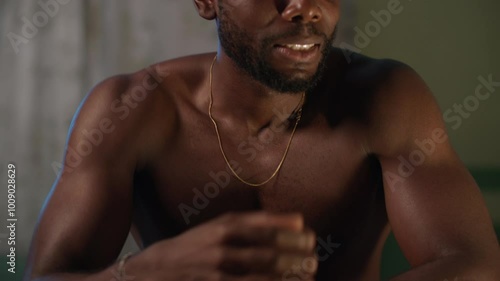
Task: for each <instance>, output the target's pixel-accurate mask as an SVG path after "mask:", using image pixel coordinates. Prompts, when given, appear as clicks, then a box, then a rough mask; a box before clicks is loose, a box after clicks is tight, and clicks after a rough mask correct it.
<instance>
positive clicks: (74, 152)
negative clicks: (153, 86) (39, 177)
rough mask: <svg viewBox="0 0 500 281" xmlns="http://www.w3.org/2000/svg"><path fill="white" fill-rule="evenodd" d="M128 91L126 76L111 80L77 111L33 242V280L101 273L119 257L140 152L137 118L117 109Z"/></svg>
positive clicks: (31, 266) (128, 222)
mask: <svg viewBox="0 0 500 281" xmlns="http://www.w3.org/2000/svg"><path fill="white" fill-rule="evenodd" d="M126 87H127V79H126V78H125V77H115V78H111V79H108V80H106V81H105V82H103V83H101V84H99V85H98V86H96V87H95V89H94V90H93V91H92V92H91V93H90V94H89V95H88V96H87V98H86V100H85V101H84V102H83V103H82V105H81V107H80V108H79V110H78V111H77V113H76V115H75V119H74V120H73V123H72V125H71V128H70V134H69V139H68V143H67V147H66V151H65V158H64V168H63V169H62V171H61V174H60V176H59V177H58V179H57V180H56V182H55V184H54V186H53V188H52V191H51V193H50V194H49V197H48V199H47V202H46V203H45V205H44V209H43V210H42V215H41V217H40V219H39V223H38V225H37V229H36V231H35V234H34V237H33V242H32V246H31V251H30V260H29V264H28V270H27V272H30V274H29V275H31V274H33V275H47V274H52V273H56V272H69V271H82V270H89V269H93V270H95V269H98V268H102V267H105V266H106V265H107V264H109V263H110V262H111V261H113V260H114V259H115V258H116V255H117V254H118V253H119V251H120V249H121V247H122V245H123V242H124V241H125V239H126V237H127V234H128V231H129V228H130V223H131V212H132V180H133V172H134V169H135V160H136V159H135V155H136V153H137V151H136V149H134V147H135V142H136V140H135V139H134V136H135V135H136V134H130V133H129V132H130V130H132V129H133V126H135V125H134V120H133V117H130V118H131V120H120V115H119V114H117V112H116V110H114V109H113V107H115V108H119V107H118V106H119V105H120V102H121V94H122V93H124V92H125V91H126ZM113 104H114V105H113Z"/></svg>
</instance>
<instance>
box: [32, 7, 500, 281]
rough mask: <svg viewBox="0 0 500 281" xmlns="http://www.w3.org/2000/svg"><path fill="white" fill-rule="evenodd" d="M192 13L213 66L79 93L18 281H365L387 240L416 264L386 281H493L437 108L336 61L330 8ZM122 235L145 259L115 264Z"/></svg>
mask: <svg viewBox="0 0 500 281" xmlns="http://www.w3.org/2000/svg"><path fill="white" fill-rule="evenodd" d="M194 2H195V4H196V7H197V10H198V13H199V14H200V15H201V16H202V17H203V18H205V19H208V20H213V19H215V20H216V22H217V26H218V31H219V39H220V48H219V50H218V52H217V53H216V54H215V53H211V54H203V55H197V56H190V57H185V58H180V59H176V60H172V61H168V62H162V63H159V64H157V65H155V66H153V67H150V68H148V69H146V70H143V71H139V72H137V73H134V74H130V75H121V76H117V77H113V78H110V79H108V80H106V81H104V82H102V83H100V84H99V85H97V86H96V87H95V88H94V89H93V90H92V91H91V93H90V94H89V95H88V97H87V98H86V99H85V101H84V102H83V103H82V106H81V107H80V109H79V110H78V112H77V114H76V115H75V116H76V117H75V119H74V121H73V123H72V126H71V130H70V135H69V140H68V145H67V149H66V158H65V166H64V170H63V171H62V173H61V175H60V176H59V177H58V179H57V181H56V183H55V185H54V188H53V191H52V192H51V194H50V197H49V200H48V202H47V204H46V205H45V207H44V210H43V213H42V216H41V217H40V221H39V224H38V226H37V229H36V232H35V234H34V238H33V242H32V248H31V253H30V259H29V263H28V266H27V270H26V273H25V280H44V281H46V280H51V281H52V280H58V281H62V280H71V281H74V280H96V281H101V280H102V281H109V280H119V279H122V280H150V281H153V280H154V281H157V280H158V281H159V280H162V281H186V280H229V281H233V280H234V281H243V280H245V281H248V280H252V281H262V280H337V281H340V280H349V281H351V280H359V281H361V280H363V281H373V280H379V278H380V277H379V264H380V255H381V251H382V248H383V244H384V241H385V239H386V237H387V235H388V233H389V231H390V230H392V231H393V232H394V234H395V236H396V238H397V241H398V243H399V245H400V246H401V249H402V251H403V253H404V255H405V256H406V258H407V259H408V261H409V262H410V264H411V265H412V269H411V270H410V271H408V272H406V273H404V274H402V275H400V276H398V277H396V278H394V279H393V280H394V281H396V280H398V281H399V280H405V281H409V280H416V281H422V280H439V281H443V280H446V279H448V280H485V281H493V280H500V274H499V271H498V265H499V261H500V259H499V245H498V241H497V239H496V236H495V233H494V230H493V228H492V223H491V219H490V217H489V215H488V212H487V210H486V208H485V205H484V203H483V200H482V197H481V193H480V191H479V189H478V187H477V186H476V184H475V182H474V180H473V178H472V177H471V175H470V174H469V173H468V171H467V170H466V168H465V167H464V165H463V164H462V163H461V161H460V160H459V158H458V157H457V155H456V153H455V152H454V151H453V149H452V148H451V146H450V144H449V143H448V141H447V138H446V133H445V131H444V124H443V121H442V119H441V114H440V111H439V109H438V106H437V105H436V102H435V100H434V98H433V97H432V94H431V93H430V92H429V89H428V88H427V87H426V85H425V83H424V82H423V81H422V80H421V79H420V78H419V76H418V75H417V74H416V73H415V72H414V71H413V70H412V69H411V68H409V67H408V66H406V65H404V64H401V63H398V62H395V61H391V60H376V59H371V58H367V57H364V56H361V55H357V54H347V56H346V54H345V53H344V52H342V51H341V50H338V49H335V48H333V49H331V48H330V44H331V42H332V39H333V37H334V30H335V26H336V24H337V22H338V19H339V2H340V1H339V0H288V1H285V0H284V1H276V0H195V1H194ZM214 58H215V60H214ZM347 58H348V59H347ZM212 119H213V121H212ZM214 121H215V122H214ZM215 124H217V127H216V126H215ZM219 138H220V139H219ZM286 151H288V153H286ZM75 153H77V154H78V157H77V156H76V155H75ZM225 157H226V158H227V159H225ZM76 158H79V161H75V159H76ZM281 164H282V165H281ZM228 165H231V167H232V169H233V170H234V173H233V172H232V171H230V170H229V169H228V167H229V166H228ZM275 172H276V175H275V176H273V174H274V173H275ZM236 175H237V176H236ZM238 177H239V178H240V179H238ZM262 183H264V184H262ZM252 185H255V186H252ZM129 231H131V232H132V233H133V235H134V238H135V239H136V241H137V242H138V244H139V246H140V247H141V249H143V250H142V251H141V252H139V253H137V254H135V255H134V256H132V257H131V258H129V259H126V260H125V259H124V260H122V261H121V262H115V261H116V259H117V256H118V255H119V253H120V249H121V247H122V246H123V243H124V241H125V239H126V237H127V234H128V232H129ZM316 242H317V243H316Z"/></svg>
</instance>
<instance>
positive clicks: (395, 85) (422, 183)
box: [368, 65, 498, 266]
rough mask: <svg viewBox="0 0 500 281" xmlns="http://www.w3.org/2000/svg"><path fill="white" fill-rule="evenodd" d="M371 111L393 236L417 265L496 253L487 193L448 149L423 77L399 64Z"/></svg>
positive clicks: (372, 135) (372, 143) (373, 147)
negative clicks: (455, 256)
mask: <svg viewBox="0 0 500 281" xmlns="http://www.w3.org/2000/svg"><path fill="white" fill-rule="evenodd" d="M390 77H391V78H390V79H389V80H388V81H387V83H386V84H385V85H384V86H383V87H381V88H380V91H379V93H377V95H378V97H377V98H376V100H377V102H376V103H375V106H374V108H373V111H372V112H371V117H372V123H373V124H372V125H371V127H372V130H371V131H370V133H369V140H368V143H369V145H368V146H369V149H370V150H371V152H372V153H374V154H375V155H377V156H378V158H379V160H380V163H381V165H382V171H383V176H384V177H383V178H384V189H385V194H386V195H385V196H386V207H387V213H388V217H389V221H390V224H391V228H392V230H393V232H394V234H395V237H396V239H397V241H398V243H399V245H400V246H401V249H402V251H403V253H404V254H405V256H406V257H407V259H408V260H409V262H410V263H411V264H412V265H413V266H417V265H421V264H423V263H426V262H431V261H433V260H436V259H439V258H441V257H443V256H446V255H452V254H466V255H475V256H476V257H481V256H485V255H487V254H489V253H491V251H498V242H497V240H496V237H495V233H494V230H493V227H492V222H491V219H490V217H489V214H488V211H487V209H486V207H485V204H484V202H483V198H482V195H481V193H480V191H479V188H478V187H477V185H476V183H475V181H474V179H473V178H472V177H471V175H470V174H469V172H468V171H467V169H466V168H465V166H464V165H463V164H462V162H461V161H460V159H459V157H458V156H457V154H456V153H455V151H454V150H453V148H452V147H451V145H450V143H449V141H448V139H447V135H446V131H445V126H444V122H443V121H442V117H441V113H440V110H439V108H438V106H437V104H436V102H435V100H434V98H433V96H432V94H431V93H430V91H429V89H428V88H427V86H426V85H425V83H424V82H423V81H422V80H421V79H420V77H419V76H418V75H417V74H416V73H415V72H414V71H413V70H411V69H410V68H409V67H407V66H402V65H398V66H396V67H395V69H394V70H393V73H392V74H391V75H390Z"/></svg>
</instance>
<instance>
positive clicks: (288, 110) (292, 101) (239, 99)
mask: <svg viewBox="0 0 500 281" xmlns="http://www.w3.org/2000/svg"><path fill="white" fill-rule="evenodd" d="M211 86H212V89H209V91H210V90H211V91H212V97H213V108H212V113H213V115H214V116H215V117H216V118H217V119H219V120H222V119H224V120H225V122H228V123H232V124H235V125H236V124H238V125H246V126H247V128H248V131H249V133H250V134H252V135H254V134H255V135H256V134H258V132H259V131H261V130H262V129H265V128H266V127H268V126H280V125H281V124H283V123H288V122H287V120H286V118H284V117H285V116H286V117H288V116H291V115H293V113H294V112H296V111H297V110H298V109H299V108H300V107H301V106H302V103H303V101H302V97H303V93H280V92H277V91H274V90H271V89H270V88H268V87H266V86H264V85H262V84H261V83H259V82H258V81H256V80H255V79H253V78H252V77H250V75H249V74H247V73H246V72H245V71H244V70H242V69H241V68H240V67H239V66H237V65H236V64H235V63H234V61H233V60H232V59H230V58H229V57H227V56H226V55H225V54H223V53H219V54H218V56H217V60H216V61H215V63H214V65H213V71H212V85H211Z"/></svg>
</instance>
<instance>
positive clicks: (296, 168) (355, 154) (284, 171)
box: [135, 126, 381, 231]
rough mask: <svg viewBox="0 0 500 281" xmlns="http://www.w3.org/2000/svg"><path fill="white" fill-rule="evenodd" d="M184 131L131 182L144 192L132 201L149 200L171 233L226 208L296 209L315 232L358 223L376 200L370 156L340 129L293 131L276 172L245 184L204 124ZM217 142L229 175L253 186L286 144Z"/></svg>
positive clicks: (270, 170) (376, 186) (272, 167)
mask: <svg viewBox="0 0 500 281" xmlns="http://www.w3.org/2000/svg"><path fill="white" fill-rule="evenodd" d="M190 128H192V130H190V129H185V130H180V131H179V132H178V134H177V138H176V140H175V141H174V142H172V143H171V144H170V145H169V148H168V149H166V150H165V152H163V154H161V155H159V156H158V157H157V161H156V162H155V163H154V165H152V166H151V167H149V168H148V171H147V173H145V175H142V176H139V177H137V180H136V186H135V189H136V192H137V193H138V194H143V195H144V194H147V196H145V195H144V196H138V198H149V199H142V200H143V201H145V200H154V201H156V204H152V205H154V206H156V210H155V212H156V213H158V212H159V213H161V214H162V215H161V216H163V217H165V218H168V220H169V221H170V223H171V224H174V225H176V227H175V229H178V231H183V230H186V229H188V228H190V227H192V226H195V225H197V224H200V223H202V222H205V221H207V220H209V219H211V218H215V217H217V216H218V215H220V214H223V213H226V212H228V211H249V210H268V211H273V212H300V213H302V214H304V217H305V221H306V224H308V225H309V226H310V227H312V228H314V229H317V230H319V229H321V228H328V227H327V225H329V224H331V223H332V222H335V221H342V220H345V219H346V217H352V218H356V219H358V220H359V219H360V218H362V217H363V216H364V215H365V214H366V212H367V211H368V210H369V208H370V207H371V206H374V205H377V204H380V203H381V202H380V199H381V198H380V194H379V193H380V192H381V182H380V174H379V173H380V170H379V166H378V163H377V161H376V160H375V159H372V158H370V157H368V156H367V155H366V154H364V151H363V150H362V147H361V145H360V143H359V142H358V141H357V140H356V139H354V137H353V136H352V135H349V134H347V133H344V132H342V131H336V132H332V131H328V128H318V127H316V128H314V127H312V128H311V127H305V128H300V129H299V130H298V131H297V134H296V136H295V138H294V139H293V141H292V142H291V145H290V149H289V152H288V155H287V157H286V158H285V160H284V162H283V165H282V167H281V168H280V170H279V172H278V173H277V175H276V176H275V177H274V178H273V179H271V180H270V181H269V182H268V183H267V184H265V185H263V186H261V187H251V186H248V185H246V184H244V183H242V182H241V181H240V180H239V179H237V177H236V176H235V175H234V173H233V171H231V170H230V169H229V167H228V163H226V161H225V160H224V158H223V156H222V153H221V151H220V148H219V144H218V141H217V138H216V136H215V134H213V132H212V131H211V130H210V129H211V128H209V127H208V128H207V127H206V126H204V127H202V128H201V129H200V128H196V126H193V127H190ZM275 138H276V139H278V138H279V136H275ZM224 140H225V141H226V142H224ZM222 141H223V147H224V151H225V154H226V157H227V159H228V162H229V164H231V165H232V168H233V170H234V172H236V173H237V174H238V176H239V177H241V178H243V179H244V180H246V181H249V182H253V183H258V182H262V181H264V180H267V179H268V178H269V177H270V176H271V175H272V174H273V172H274V171H275V170H276V168H277V166H278V165H279V163H280V160H281V159H282V156H283V153H284V151H285V148H286V142H285V141H281V142H280V141H277V142H273V141H269V142H265V141H262V139H252V138H247V139H242V140H241V142H239V143H238V142H234V140H231V139H230V138H226V139H222ZM224 144H226V145H225V146H224ZM283 144H285V145H283ZM144 205H146V204H144ZM149 205H150V206H152V205H151V204H149ZM368 212H369V211H368Z"/></svg>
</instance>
